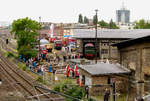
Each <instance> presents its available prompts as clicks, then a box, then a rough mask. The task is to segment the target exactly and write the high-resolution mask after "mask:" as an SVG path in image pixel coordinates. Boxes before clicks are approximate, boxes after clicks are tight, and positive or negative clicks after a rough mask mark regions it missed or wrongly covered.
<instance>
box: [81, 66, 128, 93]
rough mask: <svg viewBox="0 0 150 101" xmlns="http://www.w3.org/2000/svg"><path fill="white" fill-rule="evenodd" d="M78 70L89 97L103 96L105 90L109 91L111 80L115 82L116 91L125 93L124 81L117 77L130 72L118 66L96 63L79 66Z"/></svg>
mask: <svg viewBox="0 0 150 101" xmlns="http://www.w3.org/2000/svg"><path fill="white" fill-rule="evenodd" d="M79 69H80V80H81V81H82V84H83V85H88V86H89V88H90V91H89V92H90V95H103V94H104V90H105V88H110V89H111V86H110V85H111V84H112V82H113V79H115V81H116V84H117V88H118V89H117V91H124V92H125V91H127V88H126V85H123V83H124V82H126V79H124V78H123V77H121V76H119V75H123V74H124V75H126V74H128V73H130V71H129V70H128V69H126V68H124V67H122V66H120V65H118V64H107V63H98V64H90V65H80V66H79ZM123 81H124V82H123ZM100 85H102V86H100ZM103 85H104V86H103Z"/></svg>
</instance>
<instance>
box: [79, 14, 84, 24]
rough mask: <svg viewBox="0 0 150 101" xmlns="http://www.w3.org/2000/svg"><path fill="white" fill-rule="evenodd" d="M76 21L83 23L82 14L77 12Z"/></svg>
mask: <svg viewBox="0 0 150 101" xmlns="http://www.w3.org/2000/svg"><path fill="white" fill-rule="evenodd" d="M78 23H83V17H82V14H79V19H78Z"/></svg>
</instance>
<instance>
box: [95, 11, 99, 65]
mask: <svg viewBox="0 0 150 101" xmlns="http://www.w3.org/2000/svg"><path fill="white" fill-rule="evenodd" d="M95 12H96V26H95V39H96V40H95V41H96V42H95V56H96V60H95V64H97V20H98V19H97V12H98V9H96V10H95Z"/></svg>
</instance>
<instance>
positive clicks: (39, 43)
mask: <svg viewBox="0 0 150 101" xmlns="http://www.w3.org/2000/svg"><path fill="white" fill-rule="evenodd" d="M39 23H40V24H41V16H40V17H39ZM40 34H41V31H39V66H40V54H41V52H40V51H41V49H40V39H41V35H40Z"/></svg>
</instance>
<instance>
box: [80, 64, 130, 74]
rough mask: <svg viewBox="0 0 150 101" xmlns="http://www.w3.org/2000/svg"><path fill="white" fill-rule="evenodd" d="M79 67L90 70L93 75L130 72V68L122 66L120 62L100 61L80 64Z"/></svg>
mask: <svg viewBox="0 0 150 101" xmlns="http://www.w3.org/2000/svg"><path fill="white" fill-rule="evenodd" d="M79 68H80V69H82V70H84V71H86V72H88V73H89V74H91V75H92V76H95V75H111V74H127V73H130V70H128V69H127V68H125V67H122V66H120V65H119V64H107V63H98V64H91V65H79Z"/></svg>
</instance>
